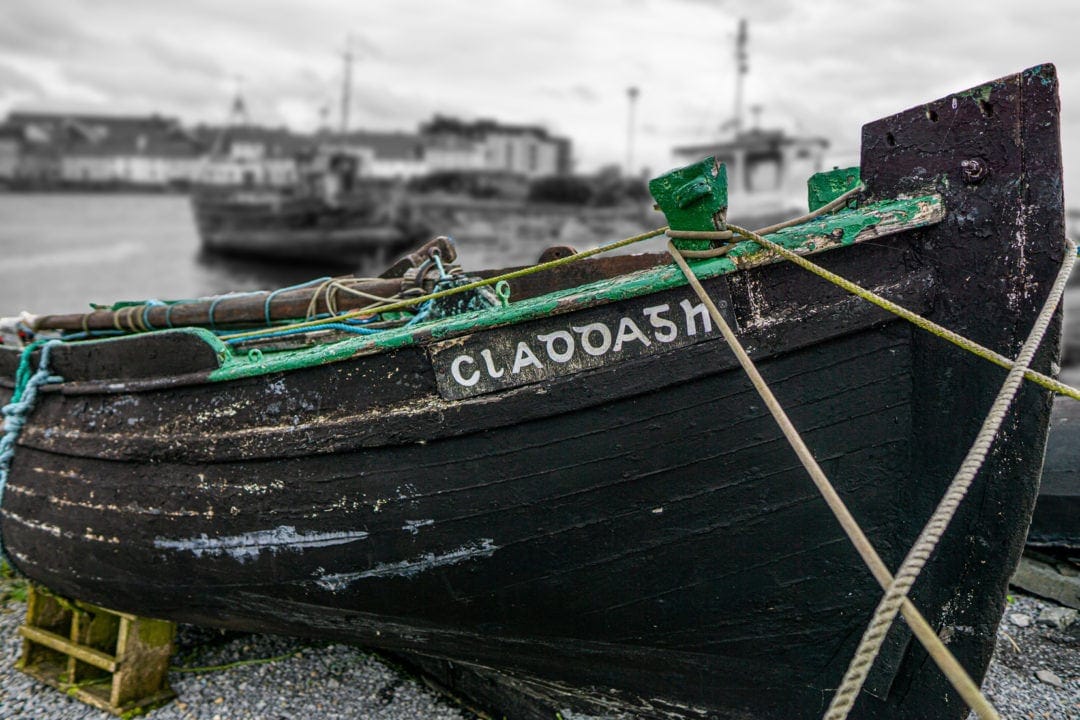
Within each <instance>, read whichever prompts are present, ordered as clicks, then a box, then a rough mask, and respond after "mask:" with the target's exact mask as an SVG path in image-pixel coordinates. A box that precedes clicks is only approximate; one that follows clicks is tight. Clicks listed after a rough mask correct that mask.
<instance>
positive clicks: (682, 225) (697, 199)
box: [649, 157, 728, 250]
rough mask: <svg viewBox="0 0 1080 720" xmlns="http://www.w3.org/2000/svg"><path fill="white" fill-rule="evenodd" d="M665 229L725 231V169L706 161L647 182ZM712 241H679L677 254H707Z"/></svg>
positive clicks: (726, 202) (699, 239)
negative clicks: (682, 251) (694, 251)
mask: <svg viewBox="0 0 1080 720" xmlns="http://www.w3.org/2000/svg"><path fill="white" fill-rule="evenodd" d="M649 192H650V193H652V196H653V198H654V199H655V200H656V204H657V205H658V206H659V207H660V211H661V212H663V213H664V216H665V217H666V218H667V221H668V227H670V228H671V230H673V231H675V232H676V233H696V232H715V231H717V230H724V229H725V222H726V221H727V208H728V187H727V168H726V167H725V166H724V164H723V163H721V162H717V160H716V158H715V157H708V158H705V159H704V160H702V161H701V162H697V163H694V164H693V165H687V166H686V167H682V168H678V169H676V170H672V171H671V172H669V173H666V174H664V175H661V176H660V177H657V178H653V179H652V180H650V181H649ZM713 244H714V241H713V240H710V239H705V238H685V237H683V238H679V239H676V240H675V246H676V247H678V248H679V249H680V250H708V249H710V248H711V247H712V246H713Z"/></svg>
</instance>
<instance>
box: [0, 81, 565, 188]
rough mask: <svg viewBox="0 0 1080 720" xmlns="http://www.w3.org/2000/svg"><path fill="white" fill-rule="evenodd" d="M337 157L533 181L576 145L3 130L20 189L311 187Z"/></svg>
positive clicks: (484, 136)
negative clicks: (315, 177)
mask: <svg viewBox="0 0 1080 720" xmlns="http://www.w3.org/2000/svg"><path fill="white" fill-rule="evenodd" d="M237 102H240V101H239V100H238V101H237ZM239 107H242V105H240V106H239ZM333 157H337V158H348V159H349V163H350V167H355V177H356V178H373V179H382V180H402V181H404V180H411V179H414V178H418V177H422V176H428V175H433V174H439V173H448V172H450V173H466V174H487V175H491V176H500V177H507V178H513V179H516V180H518V181H521V182H527V181H529V180H534V179H536V178H540V177H550V176H557V175H566V174H569V172H570V168H571V161H570V157H571V144H570V141H569V140H568V139H566V138H560V137H555V136H552V135H550V134H549V133H548V132H547V130H546V129H545V128H543V127H540V126H533V125H510V124H503V123H499V122H496V121H494V120H476V121H464V120H460V119H457V118H450V117H444V116H439V115H436V116H435V117H434V118H433V119H432V120H430V121H428V122H426V123H423V124H421V126H420V127H419V130H418V132H415V133H409V132H373V131H355V132H348V133H333V132H328V131H326V130H323V131H320V132H317V133H315V134H300V133H294V132H292V131H290V130H288V129H286V128H269V127H263V126H259V125H254V124H251V123H250V122H249V121H247V120H246V117H245V119H244V120H243V121H242V122H237V123H233V122H230V123H229V124H227V125H223V126H209V125H198V126H196V127H194V128H187V127H185V126H183V125H182V124H181V123H180V122H179V121H178V120H177V119H175V118H170V117H164V116H161V115H146V116H105V115H83V114H67V113H31V112H15V113H12V114H11V115H9V117H8V120H7V121H6V122H5V123H4V124H3V125H0V181H2V182H4V184H5V185H10V186H13V187H30V188H50V187H85V188H90V187H94V188H108V187H116V188H145V189H167V188H184V187H187V186H189V185H193V184H200V185H220V186H242V187H267V188H285V187H290V186H295V185H298V184H301V185H302V184H304V183H306V182H307V181H308V180H309V179H310V177H311V176H312V175H316V174H318V173H319V172H321V171H322V170H325V168H326V166H327V162H328V161H327V158H333Z"/></svg>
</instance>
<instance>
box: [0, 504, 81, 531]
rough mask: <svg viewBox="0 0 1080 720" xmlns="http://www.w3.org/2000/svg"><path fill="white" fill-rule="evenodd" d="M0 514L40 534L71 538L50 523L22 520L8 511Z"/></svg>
mask: <svg viewBox="0 0 1080 720" xmlns="http://www.w3.org/2000/svg"><path fill="white" fill-rule="evenodd" d="M0 514H2V515H3V516H4V517H6V518H10V519H11V520H14V521H15V522H17V523H20V524H22V525H25V526H26V527H28V528H32V529H34V530H40V531H41V532H45V533H48V534H50V535H52V536H53V537H71V533H66V532H64V531H63V530H61V529H60V526H59V525H53V524H52V523H43V522H40V521H38V520H31V519H30V518H24V517H23V516H22V515H19V514H17V513H13V512H11V511H10V510H3V511H0Z"/></svg>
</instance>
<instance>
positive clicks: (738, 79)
mask: <svg viewBox="0 0 1080 720" xmlns="http://www.w3.org/2000/svg"><path fill="white" fill-rule="evenodd" d="M746 39H747V32H746V18H741V19H740V20H739V33H738V35H736V36H735V72H736V75H735V135H736V137H737V136H739V135H740V134H741V133H742V129H743V107H742V106H743V79H744V78H745V77H746V73H747V71H748V70H749V69H750V66H749V64H748V63H747V56H746Z"/></svg>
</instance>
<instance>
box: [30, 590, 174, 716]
mask: <svg viewBox="0 0 1080 720" xmlns="http://www.w3.org/2000/svg"><path fill="white" fill-rule="evenodd" d="M19 634H20V635H22V638H23V647H22V657H21V658H20V659H19V661H18V663H17V665H16V667H17V668H18V669H19V670H22V671H23V672H24V673H26V674H27V675H30V676H31V677H34V678H37V679H38V680H41V681H42V682H44V683H46V684H48V685H52V686H53V687H55V688H58V689H60V690H62V691H64V692H66V693H68V694H69V695H72V696H74V697H76V698H78V699H79V700H81V701H83V702H85V703H87V704H89V705H93V706H95V707H98V708H101V709H102V710H106V711H108V712H110V713H113V714H114V715H125V714H128V713H132V711H135V710H137V709H142V710H146V709H150V708H152V707H156V706H159V705H162V704H164V703H166V702H168V701H169V700H171V699H172V698H174V697H176V693H174V692H173V691H172V688H171V687H169V683H168V678H167V673H168V670H169V658H170V657H171V656H172V653H173V638H174V637H175V635H176V625H175V623H171V622H168V621H166V620H152V619H150V618H144V617H138V616H136V615H131V614H130V613H123V612H117V611H115V610H108V609H106V608H102V607H98V606H96V605H91V604H89V603H84V602H81V601H79V600H69V599H67V598H62V597H60V596H58V595H54V594H52V593H50V592H49V591H47V590H45V589H44V588H41V587H35V586H33V585H31V586H30V592H29V594H28V596H27V606H26V623H25V624H24V625H22V626H21V627H20V628H19Z"/></svg>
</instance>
